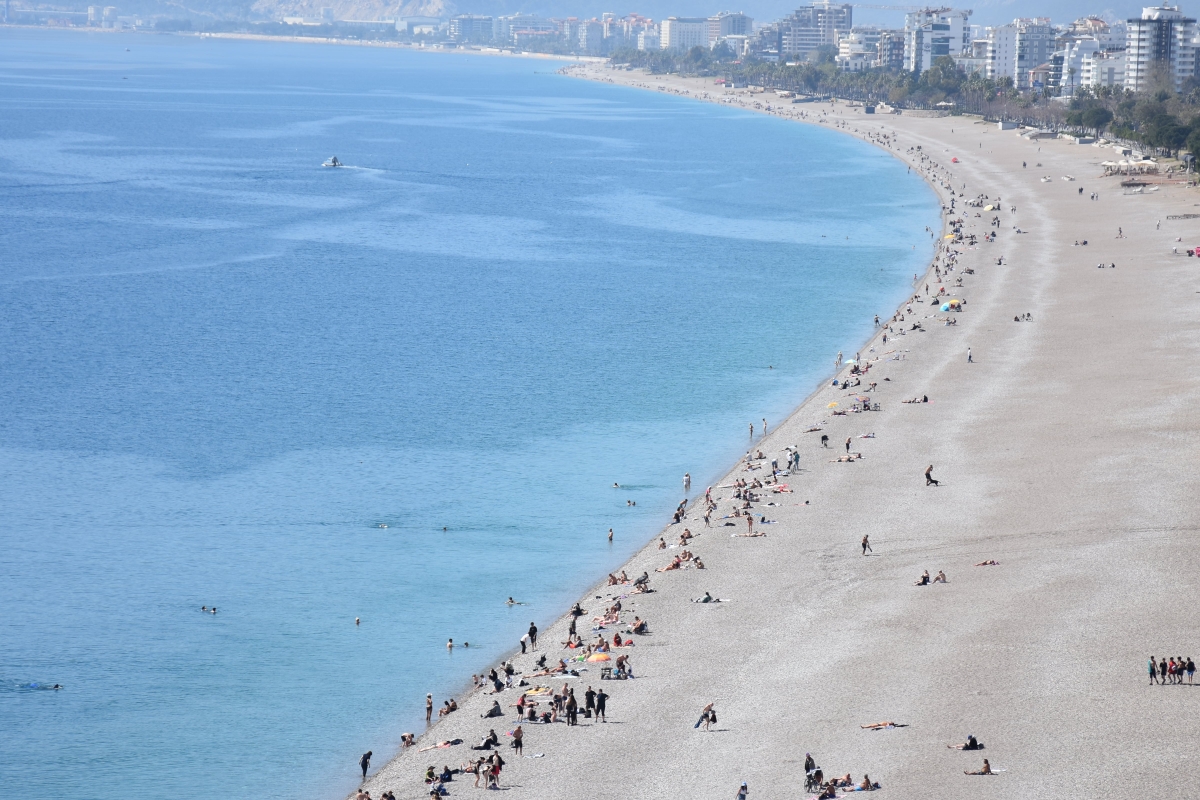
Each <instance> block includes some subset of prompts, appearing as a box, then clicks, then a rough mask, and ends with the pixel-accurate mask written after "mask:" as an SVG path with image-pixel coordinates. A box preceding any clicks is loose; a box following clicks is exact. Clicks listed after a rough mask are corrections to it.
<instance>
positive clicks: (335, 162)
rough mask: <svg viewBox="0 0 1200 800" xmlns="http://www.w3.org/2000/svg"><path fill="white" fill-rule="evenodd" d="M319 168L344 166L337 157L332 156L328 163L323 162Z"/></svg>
mask: <svg viewBox="0 0 1200 800" xmlns="http://www.w3.org/2000/svg"><path fill="white" fill-rule="evenodd" d="M321 166H322V167H343V166H345V164H343V163H342V162H340V161H338V157H337V156H334V157H333V158H331V159H329V160H328V161H326V162H325V163H324V164H322V165H321Z"/></svg>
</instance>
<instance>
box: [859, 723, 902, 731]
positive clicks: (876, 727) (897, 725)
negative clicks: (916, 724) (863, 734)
mask: <svg viewBox="0 0 1200 800" xmlns="http://www.w3.org/2000/svg"><path fill="white" fill-rule="evenodd" d="M858 727H860V728H865V729H867V730H871V731H881V730H884V729H885V728H907V727H908V725H907V724H904V725H901V724H900V723H899V722H872V723H871V724H870V725H859V726H858Z"/></svg>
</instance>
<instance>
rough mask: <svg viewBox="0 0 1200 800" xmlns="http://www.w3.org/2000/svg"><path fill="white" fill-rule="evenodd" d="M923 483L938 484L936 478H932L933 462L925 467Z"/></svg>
mask: <svg viewBox="0 0 1200 800" xmlns="http://www.w3.org/2000/svg"><path fill="white" fill-rule="evenodd" d="M925 485H926V486H937V485H938V482H937V480H936V479H934V477H933V464H930V465H929V466H928V467H926V468H925Z"/></svg>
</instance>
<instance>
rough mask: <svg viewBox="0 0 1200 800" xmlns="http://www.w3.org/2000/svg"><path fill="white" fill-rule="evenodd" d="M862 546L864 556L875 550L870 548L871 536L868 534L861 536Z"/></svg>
mask: <svg viewBox="0 0 1200 800" xmlns="http://www.w3.org/2000/svg"><path fill="white" fill-rule="evenodd" d="M862 548H863V555H864V556H865V555H866V554H867V553H874V552H875V551H874V550H872V549H871V537H870V535H864V536H863V540H862Z"/></svg>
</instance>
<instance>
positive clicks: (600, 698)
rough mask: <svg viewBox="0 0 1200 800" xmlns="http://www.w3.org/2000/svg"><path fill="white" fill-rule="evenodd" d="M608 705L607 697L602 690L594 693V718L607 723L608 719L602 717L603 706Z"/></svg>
mask: <svg viewBox="0 0 1200 800" xmlns="http://www.w3.org/2000/svg"><path fill="white" fill-rule="evenodd" d="M607 703H608V695H607V694H606V693H605V691H604V690H603V689H601V690H600V691H598V692H596V716H597V717H599V718H600V721H601V722H608V718H607V717H605V716H604V706H605V704H607Z"/></svg>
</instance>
